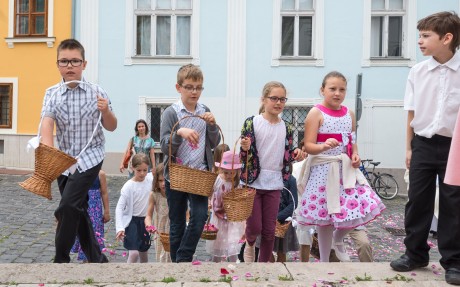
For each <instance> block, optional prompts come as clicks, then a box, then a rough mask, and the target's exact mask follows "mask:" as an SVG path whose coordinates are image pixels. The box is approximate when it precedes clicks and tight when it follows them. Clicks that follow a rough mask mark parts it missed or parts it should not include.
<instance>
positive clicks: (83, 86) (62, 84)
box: [59, 77, 88, 94]
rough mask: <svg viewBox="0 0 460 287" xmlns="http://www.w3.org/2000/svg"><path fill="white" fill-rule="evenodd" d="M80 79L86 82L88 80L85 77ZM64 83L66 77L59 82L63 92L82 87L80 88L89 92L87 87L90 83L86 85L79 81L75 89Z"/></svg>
mask: <svg viewBox="0 0 460 287" xmlns="http://www.w3.org/2000/svg"><path fill="white" fill-rule="evenodd" d="M80 81H81V82H85V83H86V80H85V78H83V77H82V78H81V80H80ZM64 83H65V82H64V79H62V80H61V82H60V83H59V85H60V88H59V90H60V91H61V93H62V94H64V93H66V92H67V91H73V90H75V89H76V88H80V89H82V90H83V91H85V92H87V89H88V87H87V86H88V85H85V84H82V83H79V84H78V85H77V86H76V87H75V88H73V89H71V88H69V87H68V86H67V85H64Z"/></svg>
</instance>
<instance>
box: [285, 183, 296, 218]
mask: <svg viewBox="0 0 460 287" xmlns="http://www.w3.org/2000/svg"><path fill="white" fill-rule="evenodd" d="M283 189H285V190H287V191H288V192H289V194H290V195H291V198H292V202H293V203H294V209H293V210H292V216H291V218H292V219H293V220H294V215H295V210H296V208H297V206H296V205H295V200H294V195H292V192H291V191H290V190H289V189H287V188H285V187H283ZM297 205H298V204H297Z"/></svg>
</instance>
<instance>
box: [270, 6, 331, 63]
mask: <svg viewBox="0 0 460 287" xmlns="http://www.w3.org/2000/svg"><path fill="white" fill-rule="evenodd" d="M274 5H276V7H277V9H275V11H276V13H275V14H274V15H273V17H274V21H273V25H274V27H273V39H278V40H277V41H274V43H273V45H274V47H273V60H272V66H279V65H315V66H322V65H323V56H322V55H323V25H324V24H323V10H324V9H323V7H324V4H323V1H316V0H275V1H274Z"/></svg>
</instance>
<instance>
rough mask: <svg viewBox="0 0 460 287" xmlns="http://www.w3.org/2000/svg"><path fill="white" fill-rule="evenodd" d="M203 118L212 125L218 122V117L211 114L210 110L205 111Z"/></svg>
mask: <svg viewBox="0 0 460 287" xmlns="http://www.w3.org/2000/svg"><path fill="white" fill-rule="evenodd" d="M201 118H202V119H203V120H205V121H206V122H207V123H208V124H210V125H215V124H216V119H215V118H214V115H213V114H211V113H210V112H206V113H204V114H203V115H201Z"/></svg>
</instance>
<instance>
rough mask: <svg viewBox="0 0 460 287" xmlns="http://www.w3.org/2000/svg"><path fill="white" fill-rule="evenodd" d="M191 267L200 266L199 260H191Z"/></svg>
mask: <svg viewBox="0 0 460 287" xmlns="http://www.w3.org/2000/svg"><path fill="white" fill-rule="evenodd" d="M192 265H201V261H200V260H193V261H192Z"/></svg>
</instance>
